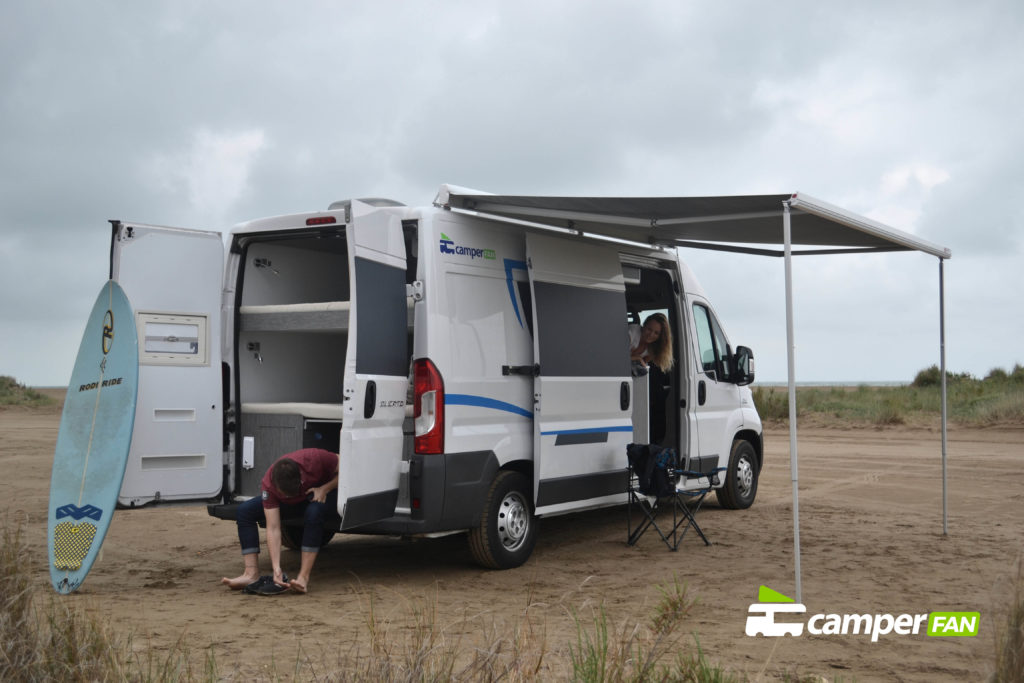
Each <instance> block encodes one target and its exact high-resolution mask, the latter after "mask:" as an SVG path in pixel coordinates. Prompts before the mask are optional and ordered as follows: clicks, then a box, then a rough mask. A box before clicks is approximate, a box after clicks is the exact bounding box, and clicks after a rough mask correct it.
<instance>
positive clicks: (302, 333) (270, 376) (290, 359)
mask: <svg viewBox="0 0 1024 683" xmlns="http://www.w3.org/2000/svg"><path fill="white" fill-rule="evenodd" d="M241 258H242V262H241V264H240V266H239V287H240V289H239V291H240V296H239V298H238V306H239V307H238V311H237V328H236V336H235V340H236V345H237V347H236V350H237V354H236V356H235V357H236V363H235V375H236V385H235V387H236V392H237V393H236V399H237V400H236V405H237V407H238V415H239V420H238V425H239V432H238V433H237V434H238V441H237V443H239V444H240V450H239V456H238V460H237V463H238V465H237V473H238V476H237V483H238V488H237V492H238V493H239V494H240V495H242V496H252V495H257V494H258V493H259V485H260V481H261V479H262V478H263V475H264V473H265V472H266V470H267V468H268V467H269V466H270V465H271V464H272V463H273V462H274V461H275V460H276V459H277V458H279V457H280V456H281V455H283V454H285V453H288V452H291V451H294V450H298V449H300V448H324V449H326V450H331V451H337V450H338V448H339V439H340V431H341V424H342V416H343V405H342V402H343V382H344V373H345V355H346V352H347V348H348V341H349V338H348V335H349V312H350V308H351V302H350V290H349V279H350V278H349V268H348V253H347V246H346V242H345V236H344V232H343V229H342V230H339V229H337V228H333V229H331V230H330V231H328V232H324V233H322V234H313V233H306V234H303V235H298V236H295V235H294V234H291V235H282V234H267V235H259V236H253V237H252V238H250V241H249V242H248V243H247V244H245V245H244V246H243V249H242V257H241ZM408 304H409V315H408V331H409V337H408V338H407V339H402V340H401V341H400V342H399V343H402V344H404V345H406V347H407V348H411V334H412V320H413V311H412V299H411V298H410V299H409V300H408ZM411 410H412V406H407V411H408V412H409V414H410V417H409V418H408V419H407V423H408V430H407V432H408V437H407V441H408V442H409V449H408V450H410V451H411V448H412V419H411ZM247 443H248V446H246V444H247ZM247 448H248V451H247V450H246V449H247ZM247 452H248V454H249V455H248V457H246V453H247ZM403 478H404V477H403ZM404 488H405V487H404V486H403V489H404Z"/></svg>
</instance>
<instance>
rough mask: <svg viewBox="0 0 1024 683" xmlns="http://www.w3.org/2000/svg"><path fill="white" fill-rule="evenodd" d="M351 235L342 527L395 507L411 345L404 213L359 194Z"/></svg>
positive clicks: (372, 518)
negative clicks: (368, 201)
mask: <svg viewBox="0 0 1024 683" xmlns="http://www.w3.org/2000/svg"><path fill="white" fill-rule="evenodd" d="M345 235H346V239H347V240H348V254H349V273H350V276H349V277H350V278H351V298H350V301H351V309H350V312H349V335H348V352H347V355H346V357H345V379H344V393H345V396H344V401H345V403H344V419H343V422H342V427H341V446H340V454H339V457H340V463H339V479H338V513H339V514H340V515H341V520H342V521H341V528H342V529H351V528H353V527H357V526H361V525H363V524H368V523H370V522H376V521H378V520H381V519H386V518H388V517H391V516H392V515H394V513H395V505H396V503H397V502H398V482H399V476H400V475H399V468H400V466H401V462H402V438H403V437H402V422H403V420H404V419H405V399H406V393H407V391H408V386H409V350H408V330H407V319H408V311H407V309H406V301H405V240H404V238H403V234H402V222H401V220H400V219H399V218H398V217H397V216H395V215H394V213H392V212H389V211H388V210H387V209H383V210H382V209H375V208H373V207H371V206H369V205H367V204H364V203H362V202H359V201H353V202H352V215H351V220H350V221H349V223H348V225H347V227H346V229H345Z"/></svg>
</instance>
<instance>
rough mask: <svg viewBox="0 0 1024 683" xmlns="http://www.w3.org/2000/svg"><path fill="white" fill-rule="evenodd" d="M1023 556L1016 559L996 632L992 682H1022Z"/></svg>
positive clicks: (1023, 638)
mask: <svg viewBox="0 0 1024 683" xmlns="http://www.w3.org/2000/svg"><path fill="white" fill-rule="evenodd" d="M1022 561H1024V557H1022V558H1018V560H1017V578H1016V581H1015V583H1014V587H1013V596H1012V598H1011V600H1010V605H1009V608H1008V609H1007V614H1006V623H1005V625H1004V626H1003V628H1001V629H998V630H997V633H996V670H995V673H993V674H992V677H991V679H990V680H992V681H993V682H994V683H1024V562H1022Z"/></svg>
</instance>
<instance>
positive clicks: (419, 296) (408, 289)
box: [405, 280, 423, 301]
mask: <svg viewBox="0 0 1024 683" xmlns="http://www.w3.org/2000/svg"><path fill="white" fill-rule="evenodd" d="M405 296H406V297H407V298H411V299H412V300H413V301H423V281H422V280H416V281H415V282H412V283H410V284H407V285H406V286H405Z"/></svg>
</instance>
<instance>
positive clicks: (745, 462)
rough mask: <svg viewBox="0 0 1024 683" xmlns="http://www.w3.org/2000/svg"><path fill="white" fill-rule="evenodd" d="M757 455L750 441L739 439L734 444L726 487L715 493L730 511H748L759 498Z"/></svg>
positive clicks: (726, 477)
mask: <svg viewBox="0 0 1024 683" xmlns="http://www.w3.org/2000/svg"><path fill="white" fill-rule="evenodd" d="M757 470H758V468H757V454H756V453H754V447H753V446H752V445H751V444H750V442H749V441H743V440H742V439H737V440H736V441H734V442H733V444H732V453H731V454H730V455H729V468H728V469H727V470H726V472H725V485H724V486H722V488H720V489H718V490H717V491H715V495H716V496H718V502H719V503H720V504H721V505H722V507H724V508H728V509H730V510H746V509H747V508H748V507H750V506H751V505H752V504H753V502H754V498H755V497H756V496H757V475H758V471H757Z"/></svg>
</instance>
